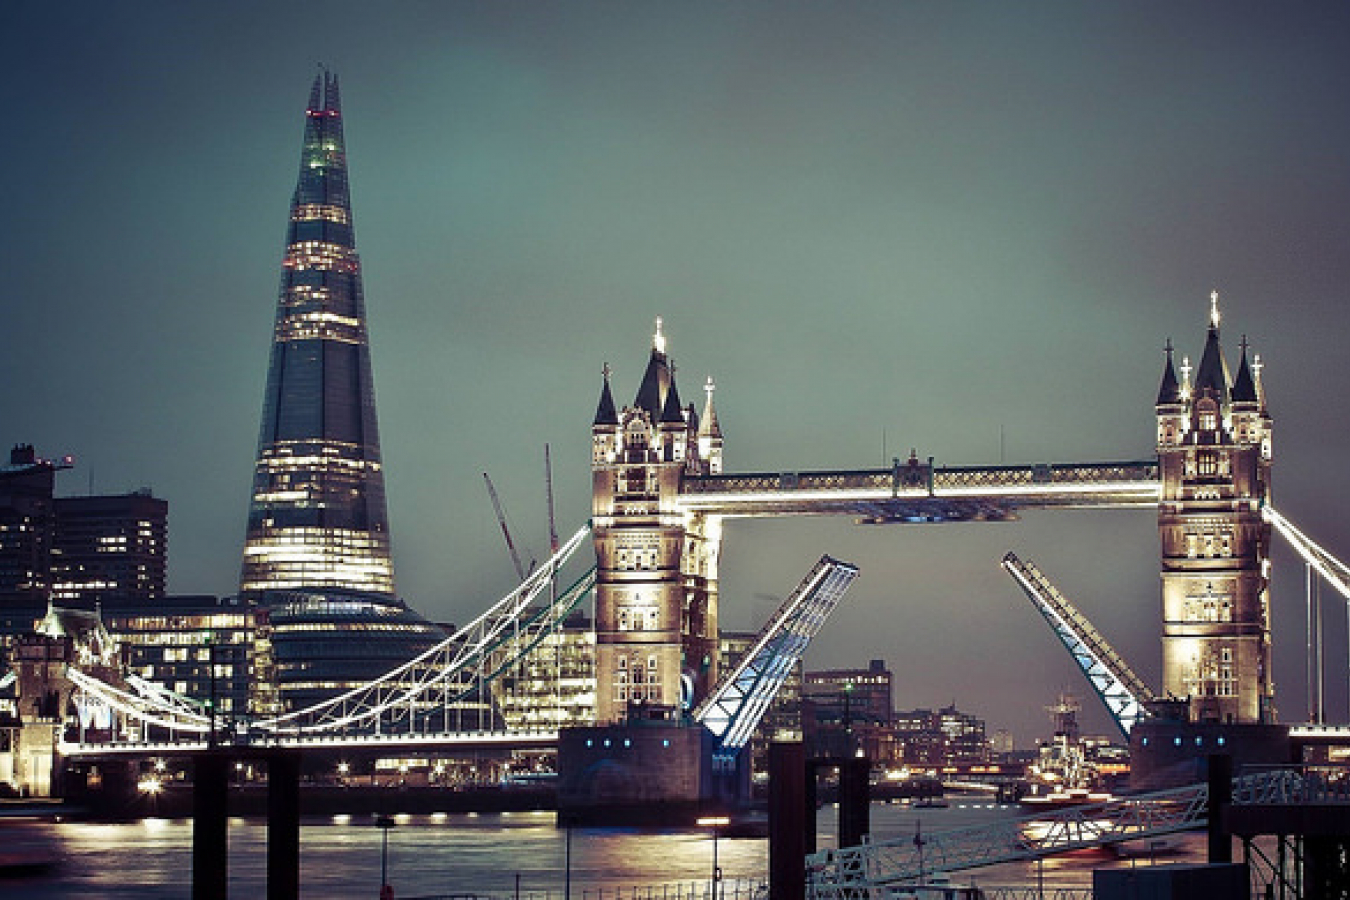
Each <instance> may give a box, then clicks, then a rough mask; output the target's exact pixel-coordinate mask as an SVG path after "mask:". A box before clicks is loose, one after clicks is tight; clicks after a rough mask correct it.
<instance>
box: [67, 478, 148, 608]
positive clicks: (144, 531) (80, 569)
mask: <svg viewBox="0 0 1350 900" xmlns="http://www.w3.org/2000/svg"><path fill="white" fill-rule="evenodd" d="M55 510H56V529H55V536H54V541H53V544H52V560H51V571H52V600H53V602H54V603H56V605H58V606H64V607H79V608H82V609H93V608H94V606H95V605H101V606H105V607H107V606H112V605H119V604H129V605H145V604H149V603H153V602H155V601H158V600H162V599H163V598H164V595H165V593H166V587H167V581H168V543H169V539H168V535H169V526H168V518H169V504H168V502H167V501H164V500H160V499H157V498H155V497H152V496H151V495H150V491H149V489H143V490H140V491H136V492H134V493H130V494H121V495H112V496H97V497H58V498H57V499H56V501H55Z"/></svg>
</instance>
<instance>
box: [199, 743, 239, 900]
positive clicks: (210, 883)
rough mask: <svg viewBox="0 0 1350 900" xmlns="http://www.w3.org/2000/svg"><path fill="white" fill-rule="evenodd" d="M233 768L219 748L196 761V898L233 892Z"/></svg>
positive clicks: (220, 898) (216, 899) (215, 899)
mask: <svg viewBox="0 0 1350 900" xmlns="http://www.w3.org/2000/svg"><path fill="white" fill-rule="evenodd" d="M229 767H230V761H229V759H227V758H226V756H225V754H223V753H220V752H218V751H215V750H206V751H204V752H202V753H201V755H199V756H198V757H197V758H196V759H195V760H194V761H193V767H192V900H225V898H226V897H227V896H228V894H229V852H230V851H229V831H228V826H229V820H228V818H227V813H226V807H225V802H226V796H227V791H228V789H229V775H230V768H229Z"/></svg>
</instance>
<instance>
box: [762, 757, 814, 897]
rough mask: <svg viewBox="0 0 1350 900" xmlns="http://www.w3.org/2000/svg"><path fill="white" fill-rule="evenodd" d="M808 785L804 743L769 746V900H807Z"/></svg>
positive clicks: (812, 819)
mask: <svg viewBox="0 0 1350 900" xmlns="http://www.w3.org/2000/svg"><path fill="white" fill-rule="evenodd" d="M806 782H807V778H806V751H805V749H804V748H803V747H802V745H801V742H800V741H774V742H773V743H771V744H769V900H804V898H805V897H806V822H805V819H806V818H807V815H806ZM810 818H811V821H812V823H814V822H815V809H812V810H811V816H810Z"/></svg>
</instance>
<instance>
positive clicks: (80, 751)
mask: <svg viewBox="0 0 1350 900" xmlns="http://www.w3.org/2000/svg"><path fill="white" fill-rule="evenodd" d="M228 737H229V736H228V735H222V739H221V740H218V741H217V742H216V744H215V749H226V748H229V747H238V748H240V749H254V748H260V747H287V748H294V749H299V750H327V749H333V750H338V749H366V750H427V749H433V748H439V747H444V748H452V749H456V750H461V749H469V750H473V749H484V750H486V749H509V750H546V749H550V748H554V747H557V746H558V732H557V731H556V730H548V731H454V732H424V733H413V734H363V735H357V734H348V735H344V734H307V735H306V734H302V735H295V734H267V735H260V736H255V737H254V738H253V739H248V738H245V737H244V736H243V735H242V734H241V735H239V736H238V737H239V739H238V740H236V741H234V742H231V741H229V740H228ZM208 749H212V748H211V747H210V746H208V744H207V741H206V738H205V737H201V736H194V737H193V738H190V739H184V740H176V741H115V742H109V743H95V742H88V741H86V742H84V743H80V742H69V743H67V742H62V743H61V744H60V745H59V746H58V752H59V753H60V754H61V755H62V756H64V757H71V758H79V759H98V758H110V757H119V758H125V757H141V756H143V757H155V756H181V755H183V754H192V753H200V752H202V751H204V750H208Z"/></svg>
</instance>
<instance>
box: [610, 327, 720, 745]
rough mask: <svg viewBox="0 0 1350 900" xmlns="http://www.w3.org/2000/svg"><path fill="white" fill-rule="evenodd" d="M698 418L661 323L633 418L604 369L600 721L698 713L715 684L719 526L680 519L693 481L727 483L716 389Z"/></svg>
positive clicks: (698, 519)
mask: <svg viewBox="0 0 1350 900" xmlns="http://www.w3.org/2000/svg"><path fill="white" fill-rule="evenodd" d="M705 390H706V391H707V400H706V403H705V406H704V411H703V415H702V416H701V417H700V416H699V414H698V413H697V412H696V411H695V409H694V405H693V404H692V403H690V404H685V403H684V402H683V401H682V400H681V399H680V392H679V389H678V388H677V386H676V382H675V367H674V364H673V362H672V361H671V359H670V357H669V355H668V354H667V352H666V337H665V334H664V333H663V331H662V323H661V320H660V319H657V322H656V333H655V335H654V336H653V338H652V348H651V353H650V355H649V357H648V360H647V368H646V371H645V372H644V373H643V376H642V382H641V384H640V385H639V386H638V391H637V395H636V397H635V398H634V400H633V403H632V405H631V406H625V407H624V408H623V409H622V410H620V409H618V408H617V407H616V406H615V403H614V395H613V393H612V392H611V390H610V373H609V367H608V366H606V367H605V371H604V383H603V385H602V388H601V392H600V401H599V403H598V404H597V406H596V412H595V419H594V421H593V423H592V429H591V434H592V444H591V472H592V479H593V485H592V527H593V536H594V542H595V558H596V588H595V589H596V601H595V619H596V621H595V631H596V648H595V655H596V683H597V692H596V720H597V721H598V722H600V723H602V724H609V723H620V722H624V721H626V720H628V719H629V718H630V717H631V718H634V719H650V718H652V717H654V716H663V715H665V716H671V715H675V714H676V712H677V711H678V710H681V709H689V708H692V706H693V705H694V704H696V703H697V702H698V701H699V700H701V699H702V698H703V697H704V696H706V695H707V692H708V690H709V688H710V687H711V685H713V684H714V683H716V680H717V676H718V670H719V660H718V643H717V637H718V629H717V605H718V592H717V579H718V576H717V567H718V552H719V548H720V546H721V521H720V519H718V518H716V517H704V516H701V515H693V516H689V515H686V514H685V513H684V512H682V511H680V510H679V509H678V508H677V500H678V497H679V491H680V483H681V480H682V479H683V477H684V476H685V475H708V474H717V473H720V472H721V471H722V451H723V437H722V432H721V428H720V427H719V425H718V422H717V414H716V412H715V410H714V409H713V401H712V394H713V392H712V384H711V379H709V382H708V385H707V387H706V389H705Z"/></svg>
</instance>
